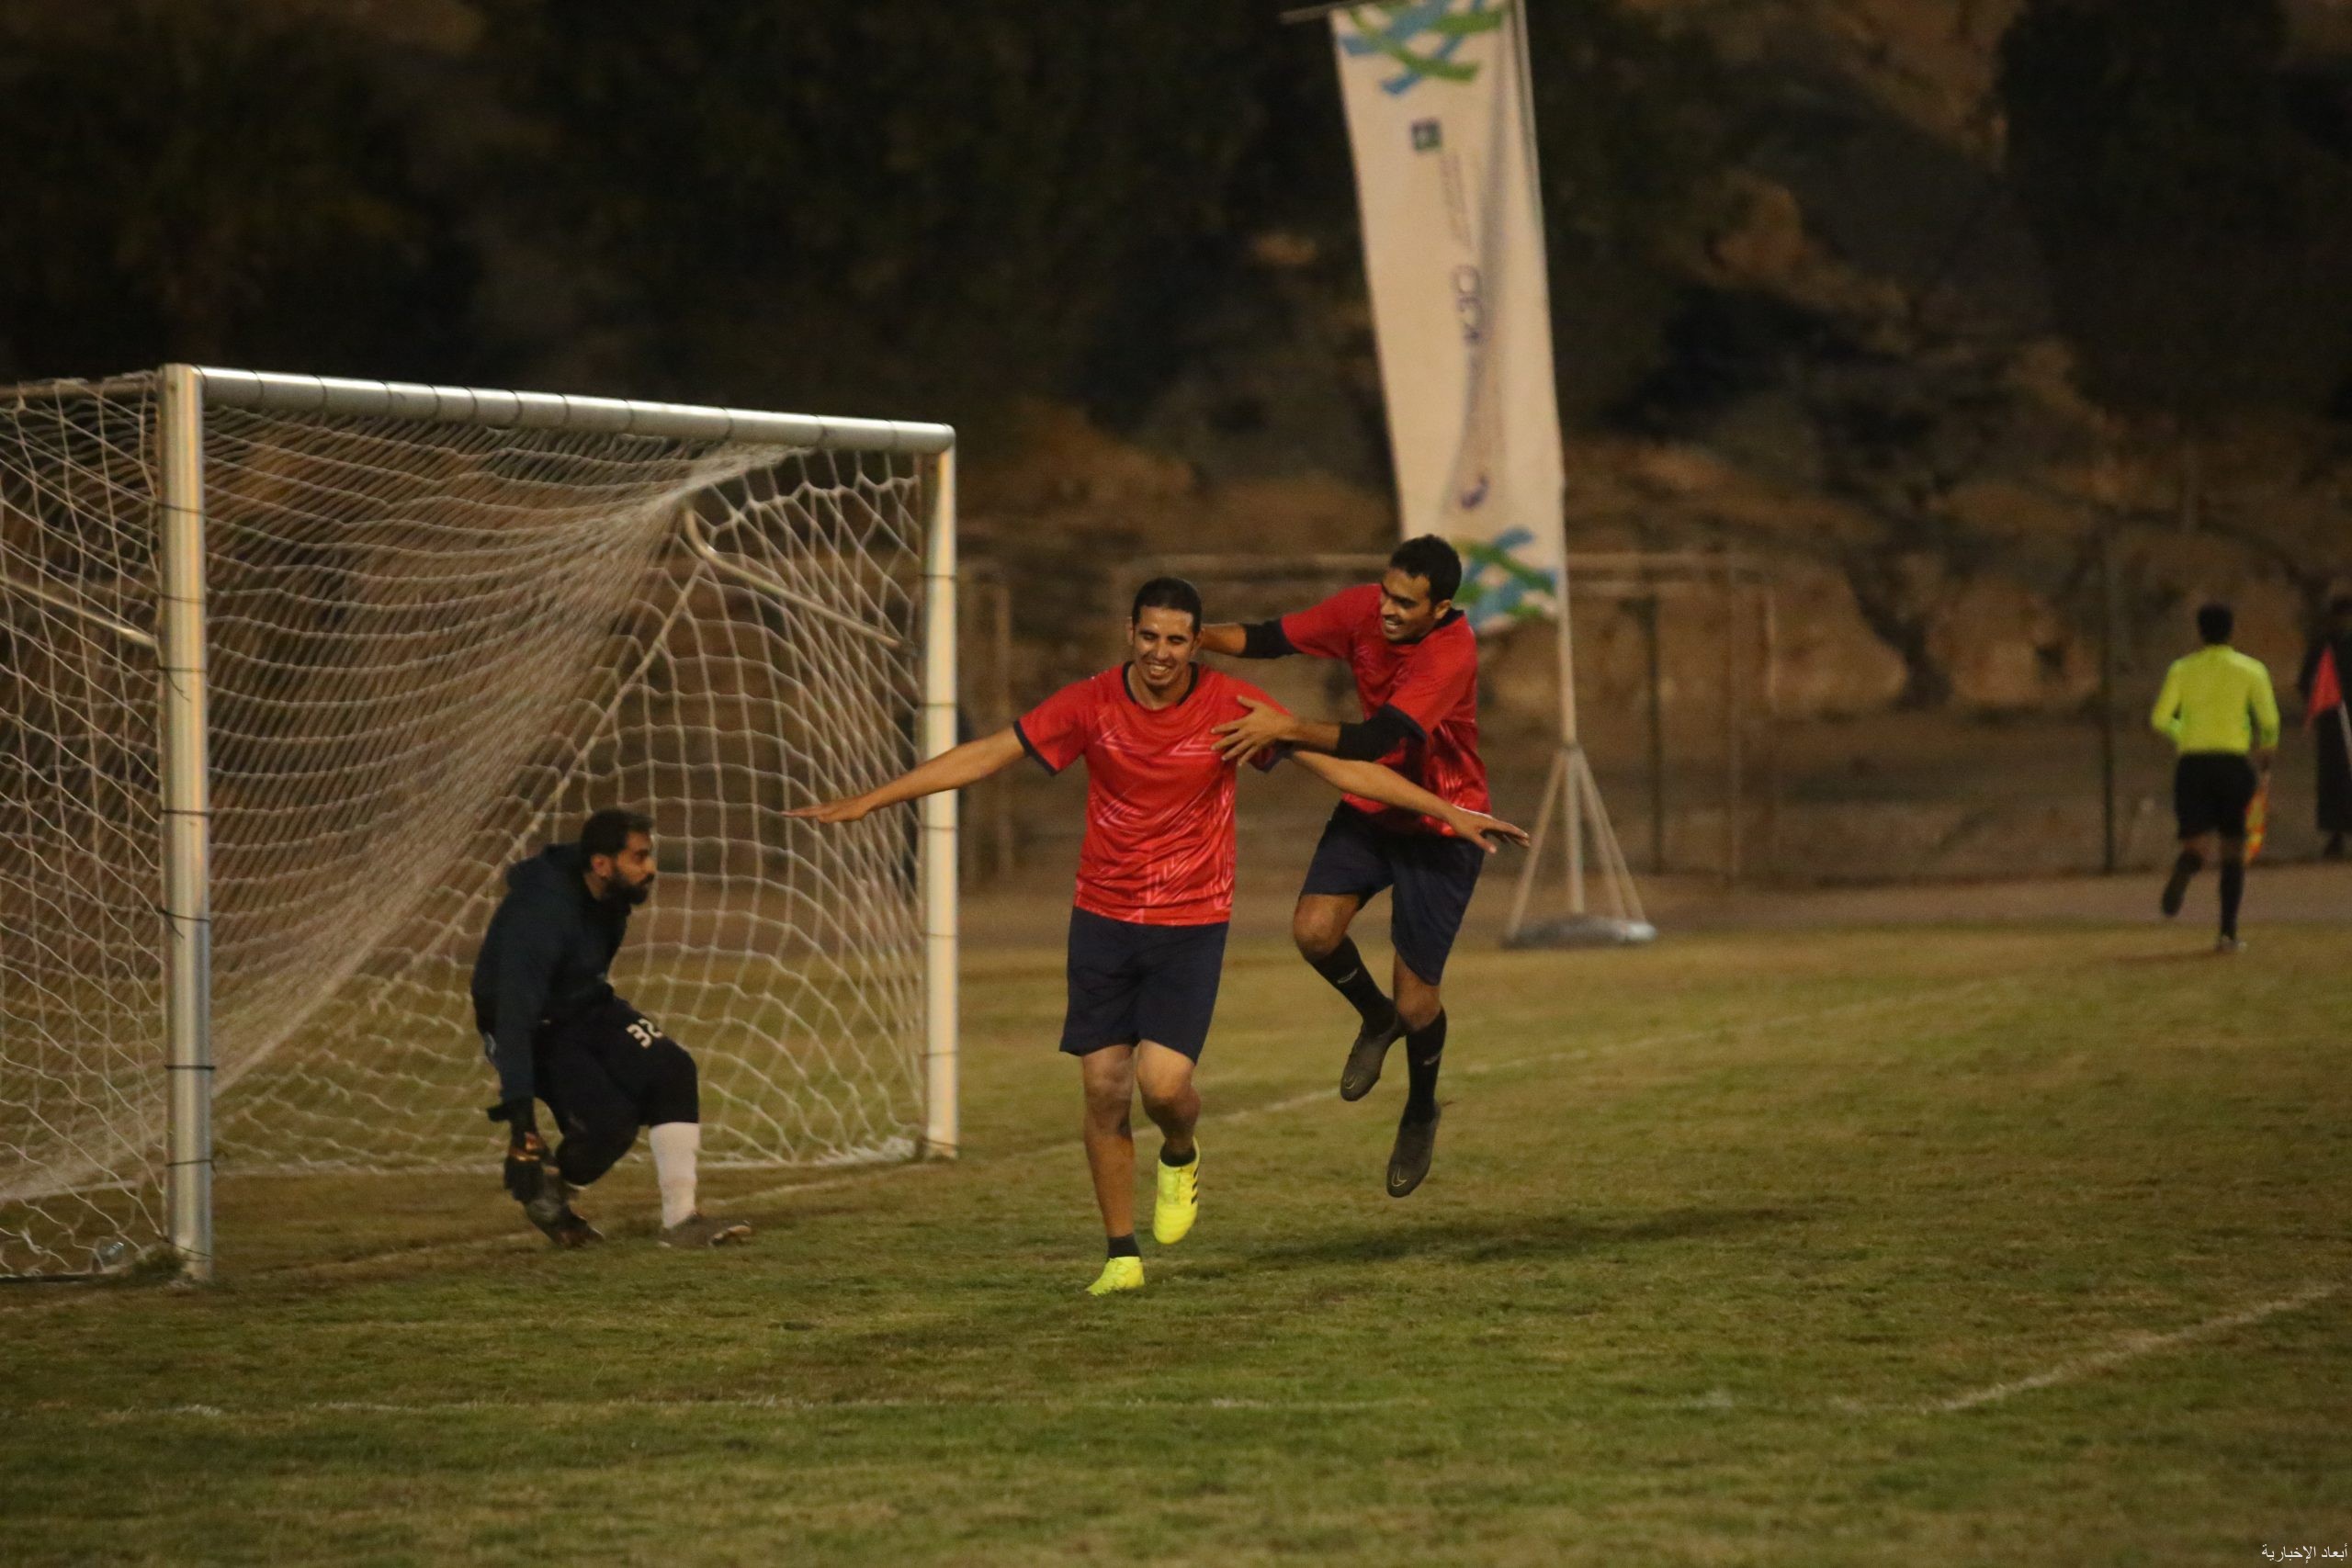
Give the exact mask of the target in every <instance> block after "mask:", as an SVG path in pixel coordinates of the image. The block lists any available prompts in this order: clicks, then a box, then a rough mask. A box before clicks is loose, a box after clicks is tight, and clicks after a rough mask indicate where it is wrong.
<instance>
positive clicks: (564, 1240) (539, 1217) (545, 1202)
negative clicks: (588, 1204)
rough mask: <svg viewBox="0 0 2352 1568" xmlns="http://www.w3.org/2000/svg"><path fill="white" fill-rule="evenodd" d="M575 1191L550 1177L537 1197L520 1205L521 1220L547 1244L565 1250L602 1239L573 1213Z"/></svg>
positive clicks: (594, 1229)
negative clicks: (543, 1237)
mask: <svg viewBox="0 0 2352 1568" xmlns="http://www.w3.org/2000/svg"><path fill="white" fill-rule="evenodd" d="M574 1190H575V1189H574V1188H573V1187H572V1185H571V1183H570V1182H569V1181H566V1180H565V1179H563V1178H562V1177H560V1176H557V1175H554V1174H552V1173H550V1174H549V1175H548V1179H547V1184H546V1186H545V1187H544V1188H542V1189H541V1190H540V1192H539V1195H538V1196H537V1197H536V1198H534V1199H532V1200H531V1201H529V1202H527V1203H526V1204H524V1205H523V1214H524V1217H525V1218H526V1219H528V1220H529V1221H530V1222H531V1223H532V1224H535V1225H537V1226H538V1227H539V1232H540V1234H541V1235H545V1236H546V1237H547V1238H548V1240H549V1241H551V1242H553V1243H555V1244H556V1246H558V1247H564V1248H566V1249H569V1248H571V1247H586V1246H588V1245H589V1244H590V1243H592V1242H599V1241H602V1240H604V1239H605V1236H604V1233H603V1232H601V1231H599V1230H598V1229H597V1228H596V1227H595V1226H594V1225H592V1224H589V1223H588V1222H587V1221H586V1220H583V1219H582V1218H581V1217H580V1216H579V1214H578V1213H574V1212H573V1210H572V1207H571V1194H572V1192H573V1191H574Z"/></svg>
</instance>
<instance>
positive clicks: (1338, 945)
mask: <svg viewBox="0 0 2352 1568" xmlns="http://www.w3.org/2000/svg"><path fill="white" fill-rule="evenodd" d="M1461 586H1462V558H1461V557H1460V556H1458V555H1456V554H1455V553H1454V550H1453V546H1451V545H1449V544H1447V543H1446V542H1445V541H1444V540H1443V539H1441V538H1439V537H1438V536H1436V535H1434V534H1424V535H1422V536H1420V537H1419V538H1418V539H1408V540H1406V541H1405V542H1404V543H1403V544H1402V545H1399V546H1398V547H1397V552H1396V554H1394V555H1392V556H1390V557H1389V558H1388V570H1387V571H1386V572H1385V573H1384V574H1383V575H1382V577H1381V580H1380V581H1378V582H1367V583H1364V584H1363V585H1362V586H1361V587H1357V588H1351V589H1348V590H1346V591H1345V592H1340V593H1336V594H1334V595H1332V596H1331V597H1330V598H1329V599H1326V600H1325V601H1323V603H1321V604H1317V605H1315V606H1314V607H1313V608H1311V609H1306V610H1301V611H1298V612H1296V613H1295V614H1293V615H1284V616H1282V617H1281V618H1280V619H1278V620H1272V621H1264V622H1261V623H1259V624H1258V625H1255V626H1238V625H1226V626H1210V627H1209V628H1207V629H1206V630H1205V631H1204V632H1202V633H1201V646H1202V647H1203V648H1204V649H1207V650H1208V651H1209V652H1211V653H1223V654H1229V655H1236V656H1238V657H1240V658H1243V659H1277V658H1280V657H1282V656H1283V655H1284V654H1290V653H1306V654H1313V655H1315V656H1316V657H1317V658H1321V659H1340V660H1346V661H1347V663H1348V665H1349V667H1350V668H1351V670H1353V671H1354V672H1355V678H1356V697H1357V700H1358V701H1359V702H1360V703H1361V704H1362V705H1363V720H1362V722H1360V723H1356V724H1326V723H1317V722H1316V721H1314V720H1311V719H1302V718H1297V717H1294V716H1292V715H1290V714H1288V713H1285V712H1283V710H1282V709H1281V708H1279V707H1276V706H1274V705H1272V703H1265V702H1256V701H1252V700H1250V699H1247V698H1245V699H1243V705H1244V706H1246V707H1247V708H1248V709H1249V711H1248V712H1247V713H1246V714H1244V715H1243V716H1240V717H1238V718H1236V719H1234V720H1232V721H1230V722H1229V723H1227V724H1224V725H1222V726H1220V727H1218V729H1217V736H1218V747H1219V749H1220V750H1222V751H1223V752H1224V753H1225V754H1226V755H1227V756H1228V757H1244V756H1249V755H1251V754H1253V753H1255V752H1257V751H1258V750H1261V749H1262V748H1264V747H1267V746H1284V747H1288V748H1291V749H1292V750H1294V751H1295V753H1296V754H1297V755H1299V756H1300V757H1302V758H1303V757H1305V756H1306V755H1307V754H1308V753H1310V752H1325V753H1329V755H1332V756H1335V757H1341V758H1348V759H1354V760H1361V761H1378V762H1384V763H1385V764H1387V765H1388V766H1389V767H1390V768H1393V769H1395V770H1396V771H1397V773H1401V774H1403V775H1404V776H1405V777H1406V778H1408V779H1411V780H1412V781H1413V782H1414V783H1416V784H1420V785H1422V786H1423V787H1424V788H1426V789H1428V790H1429V791H1430V793H1431V794H1433V795H1438V796H1439V797H1440V798H1441V799H1442V800H1444V801H1445V802H1446V803H1447V804H1448V805H1450V806H1453V807H1458V808H1460V809H1462V810H1465V811H1474V812H1481V813H1483V812H1484V811H1486V810H1487V804H1488V802H1487V765H1486V763H1484V762H1483V761H1479V758H1478V637H1477V634H1476V633H1475V632H1473V631H1472V630H1471V629H1470V626H1469V623H1468V622H1467V621H1465V620H1464V619H1463V616H1462V612H1460V611H1459V610H1456V609H1455V608H1454V607H1453V595H1454V593H1455V592H1456V591H1457V590H1459V589H1460V588H1461ZM1486 858H1487V857H1486V854H1485V853H1484V852H1482V850H1481V847H1480V846H1479V845H1477V844H1475V843H1470V842H1465V841H1464V840H1463V839H1461V838H1460V837H1458V836H1457V835H1456V833H1455V831H1454V829H1453V828H1452V827H1451V826H1449V825H1448V824H1447V822H1446V821H1445V820H1444V818H1442V817H1439V816H1437V815H1435V814H1434V813H1428V812H1414V811H1399V810H1397V809H1395V808H1393V807H1385V803H1383V802H1381V801H1378V800H1372V799H1366V798H1364V797H1363V796H1362V795H1348V796H1347V797H1346V798H1345V799H1343V800H1342V801H1340V805H1339V806H1338V807H1337V808H1335V809H1334V810H1333V811H1332V813H1331V820H1330V822H1329V825H1328V826H1326V827H1325V829H1323V838H1322V841H1321V842H1319V843H1318V844H1317V845H1316V847H1315V858H1314V860H1313V861H1312V862H1311V863H1309V864H1308V866H1307V868H1306V883H1305V885H1304V886H1301V887H1300V889H1299V894H1298V908H1297V909H1296V910H1295V913H1294V914H1293V915H1292V917H1291V935H1292V936H1293V938H1294V939H1295V940H1296V942H1297V943H1298V951H1299V953H1301V955H1303V956H1304V957H1305V958H1306V962H1307V963H1308V964H1312V965H1313V966H1314V968H1315V972H1316V973H1317V974H1318V975H1320V976H1323V978H1324V979H1326V980H1328V981H1329V982H1330V984H1331V985H1332V987H1334V988H1336V989H1337V990H1338V991H1339V993H1340V995H1341V996H1343V997H1345V998H1347V999H1348V1000H1349V1001H1350V1002H1351V1003H1352V1004H1353V1005H1354V1007H1355V1010H1356V1011H1357V1013H1358V1014H1359V1015H1361V1018H1362V1020H1363V1022H1362V1026H1361V1027H1360V1029H1359V1030H1358V1032H1357V1034H1356V1038H1355V1043H1353V1044H1352V1045H1351V1046H1350V1047H1349V1049H1348V1060H1347V1066H1345V1067H1343V1068H1342V1069H1341V1070H1340V1098H1341V1099H1343V1100H1361V1099H1363V1097H1364V1096H1365V1095H1367V1094H1369V1093H1371V1092H1372V1086H1373V1085H1374V1084H1375V1083H1377V1082H1379V1081H1380V1067H1381V1063H1382V1061H1383V1060H1384V1059H1385V1057H1386V1055H1387V1054H1388V1047H1389V1046H1390V1045H1391V1044H1393V1043H1396V1041H1397V1038H1398V1037H1399V1036H1402V1037H1403V1039H1404V1041H1405V1061H1406V1066H1407V1070H1408V1077H1409V1080H1410V1088H1409V1089H1408V1091H1407V1094H1406V1098H1405V1110H1404V1113H1403V1114H1402V1115H1401V1116H1400V1117H1399V1118H1398V1120H1397V1142H1396V1145H1395V1147H1394V1148H1393V1149H1392V1150H1391V1151H1390V1154H1389V1156H1388V1195H1389V1196H1390V1197H1392V1198H1402V1197H1404V1196H1405V1195H1406V1194H1407V1193H1408V1192H1410V1191H1412V1190H1413V1189H1414V1188H1416V1187H1419V1185H1420V1184H1421V1179H1422V1178H1423V1177H1425V1176H1427V1175H1428V1174H1429V1169H1430V1158H1431V1156H1434V1155H1435V1154H1436V1152H1437V1121H1438V1103H1437V1076H1438V1068H1439V1066H1440V1065H1441V1063H1442V1060H1443V1057H1444V1053H1445V1006H1444V1003H1443V1001H1442V999H1441V998H1440V997H1439V995H1438V982H1439V981H1440V980H1441V979H1442V978H1443V976H1444V974H1445V960H1446V955H1447V954H1448V953H1451V952H1452V951H1453V939H1454V936H1455V935H1456V933H1458V932H1459V931H1461V929H1462V917H1463V916H1464V913H1465V912H1467V911H1468V909H1469V908H1470V895H1471V893H1472V892H1473V891H1474V890H1475V889H1476V887H1477V885H1478V870H1479V867H1480V865H1481V864H1482V863H1484V862H1485V860H1486ZM1383 889H1392V890H1393V891H1392V893H1391V897H1390V905H1389V916H1388V932H1389V939H1390V941H1391V942H1392V943H1393V944H1394V946H1395V947H1396V950H1397V964H1396V970H1395V975H1394V981H1395V997H1396V999H1395V1000H1394V1001H1391V1000H1390V999H1389V998H1388V997H1385V996H1383V995H1382V994H1381V990H1380V983H1379V982H1378V981H1376V980H1374V978H1373V977H1372V976H1371V974H1370V973H1369V972H1368V971H1367V970H1366V969H1365V968H1364V965H1363V956H1362V954H1360V953H1357V951H1356V944H1355V940H1354V939H1353V938H1352V937H1351V936H1349V935H1348V926H1349V923H1350V922H1351V921H1352V920H1353V919H1355V916H1356V911H1357V910H1359V909H1361V908H1363V906H1364V905H1365V903H1367V902H1368V901H1369V900H1370V899H1371V898H1372V897H1374V895H1376V894H1378V893H1380V892H1381V891H1382V890H1383Z"/></svg>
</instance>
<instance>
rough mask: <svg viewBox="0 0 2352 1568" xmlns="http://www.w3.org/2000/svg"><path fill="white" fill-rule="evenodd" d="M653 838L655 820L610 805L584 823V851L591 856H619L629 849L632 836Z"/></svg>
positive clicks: (582, 842) (582, 838)
mask: <svg viewBox="0 0 2352 1568" xmlns="http://www.w3.org/2000/svg"><path fill="white" fill-rule="evenodd" d="M632 833H642V834H644V835H645V836H646V837H647V838H649V839H650V838H651V837H653V818H650V817H648V816H647V815H646V814H645V813H644V812H642V811H629V810H626V809H624V808H623V807H617V806H607V807H605V808H604V809H603V810H602V811H597V812H593V813H591V814H590V815H589V818H588V820H587V821H585V822H582V824H580V852H581V853H582V854H585V855H589V856H592V857H593V856H595V855H616V854H618V853H620V852H622V851H623V850H625V849H627V848H628V840H629V835H630V834H632Z"/></svg>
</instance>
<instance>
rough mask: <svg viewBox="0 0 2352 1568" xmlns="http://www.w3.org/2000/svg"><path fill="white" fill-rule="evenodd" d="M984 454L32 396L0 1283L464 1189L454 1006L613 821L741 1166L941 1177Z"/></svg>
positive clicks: (786, 424)
mask: <svg viewBox="0 0 2352 1568" xmlns="http://www.w3.org/2000/svg"><path fill="white" fill-rule="evenodd" d="M955 504H956V503H955V434H954V432H953V431H952V430H950V429H949V428H948V427H946V426H944V425H937V424H911V423H890V422H883V421H872V420H843V419H820V418H812V417H807V416H800V415H791V414H775V413H758V412H745V411H741V410H729V409H719V408H707V407H696V406H688V405H680V404H668V403H645V402H629V401H622V400H608V399H594V398H565V397H557V396H550V395H547V394H537V393H527V392H503V391H484V390H475V389H453V388H435V387H424V386H414V385H404V384H399V383H386V382H368V381H352V380H339V379H328V378H316V377H295V376H275V375H262V374H256V373H254V372H247V371H230V370H218V369H209V368H199V367H191V366H170V367H165V368H164V369H163V370H161V371H159V372H154V373H151V374H142V375H136V376H127V377H121V378H114V379H110V380H106V381H69V382H47V383H40V384H33V385H27V386H22V387H17V388H13V389H0V1277H9V1278H39V1277H55V1276H59V1275H74V1274H85V1273H92V1272H100V1273H104V1272H112V1271H116V1270H119V1269H124V1268H127V1267H128V1266H130V1264H131V1263H133V1262H136V1261H137V1260H138V1259H140V1258H152V1257H164V1256H168V1257H170V1258H174V1259H175V1261H176V1262H177V1264H178V1266H179V1267H180V1268H181V1269H183V1270H184V1271H185V1272H187V1274H189V1275H191V1276H193V1277H196V1278H199V1279H200V1278H206V1277H209V1274H210V1272H211V1269H212V1265H213V1256H214V1247H213V1238H212V1203H211V1181H212V1175H213V1171H214V1169H215V1166H216V1161H217V1163H218V1165H219V1167H220V1168H221V1169H223V1170H227V1171H231V1172H234V1173H237V1174H241V1175H242V1174H266V1173H280V1174H296V1173H309V1172H327V1171H334V1172H354V1173H358V1172H370V1173H372V1172H386V1173H389V1172H405V1171H427V1170H440V1169H468V1170H478V1169H483V1168H487V1165H486V1162H491V1161H494V1157H495V1153H496V1150H495V1147H494V1144H495V1133H494V1130H493V1129H492V1128H491V1127H490V1125H489V1123H488V1122H486V1121H485V1120H484V1119H483V1115H482V1108H483V1106H484V1105H485V1104H486V1103H487V1102H488V1100H489V1098H491V1096H492V1087H491V1083H490V1078H489V1076H488V1073H487V1069H486V1068H485V1067H484V1066H483V1064H482V1062H481V1048H480V1043H479V1037H478V1036H477V1034H476V1033H475V1031H474V1028H473V1021H472V1016H471V1004H470V1001H469V998H468V994H467V976H468V968H469V964H470V963H471V961H472V957H473V953H474V951H475V947H476V945H477V944H478V943H479V942H480V939H481V931H482V929H483V927H484V925H485V924H486V922H487V921H488V919H489V917H490V913H491V911H492V908H494V907H495V905H496V902H497V899H498V897H500V895H501V893H502V891H503V883H502V878H503V870H504V868H505V867H506V866H507V865H508V864H510V863H513V862H515V861H516V860H519V859H522V858H524V857H526V856H527V855H529V854H532V853H535V852H537V849H538V848H539V847H540V846H541V845H542V844H544V843H547V842H549V841H554V840H564V839H568V838H570V837H571V835H572V834H573V833H574V832H575V831H576V830H577V828H578V825H579V821H580V819H581V818H583V817H584V816H585V815H586V814H587V813H588V812H589V811H591V810H593V809H594V808H596V807H603V806H612V805H626V806H629V807H635V808H637V809H640V810H644V811H647V812H649V813H650V814H651V815H652V817H653V818H654V821H655V840H656V847H657V850H658V852H659V854H660V870H661V875H660V879H659V882H658V884H657V892H656V894H655V896H654V898H653V901H652V902H651V903H650V905H648V906H647V907H646V908H645V909H643V910H641V911H640V912H639V916H638V918H637V919H636V920H635V921H634V922H633V930H632V931H631V933H630V936H629V939H628V942H627V943H626V944H625V945H624V947H623V949H622V952H621V954H620V956H619V958H618V959H617V960H616V964H615V966H614V975H613V979H614V984H615V986H616V988H617V989H618V990H619V991H620V992H621V993H622V994H623V995H624V996H626V997H628V998H629V999H630V1000H631V1001H633V1002H634V1003H636V1005H638V1006H639V1008H641V1009H642V1010H645V1011H646V1012H647V1013H649V1014H650V1015H651V1016H652V1017H654V1018H655V1019H657V1020H659V1021H661V1022H662V1025H663V1026H664V1028H665V1029H666V1030H667V1031H668V1032H670V1033H671V1034H673V1036H675V1037H676V1038H677V1039H679V1040H680V1041H681V1042H682V1043H684V1044H685V1045H686V1046H687V1047H688V1048H689V1049H690V1050H692V1051H693V1052H694V1053H695V1055H696V1057H697V1058H698V1060H699V1062H700V1064H701V1067H702V1085H703V1096H704V1117H705V1122H706V1123H707V1134H706V1135H707V1144H706V1146H705V1157H706V1159H707V1161H709V1162H710V1163H714V1164H721V1165H725V1164H734V1165H768V1164H786V1163H791V1164H806V1163H837V1162H848V1161H860V1160H876V1159H891V1158H907V1157H911V1156H916V1155H918V1154H931V1155H941V1156H952V1155H953V1154H954V1152H955V1149H956V1135H957V1134H956V880H955V878H956V805H955V797H954V796H953V795H934V796H932V797H930V798H929V799H927V800H925V801H923V802H922V803H921V805H920V807H919V808H918V809H916V810H911V811H907V812H893V813H884V814H881V815H879V816H878V817H877V818H873V819H869V820H868V821H866V822H864V823H860V824H857V825H855V826H854V827H853V828H850V829H817V828H816V827H814V826H813V825H811V824H808V823H803V822H799V821H796V820H794V819H791V818H787V817H786V815H785V813H786V811H787V810H788V809H790V808H791V807H797V806H801V805H806V804H809V803H810V802H812V801H815V800H818V799H821V798H825V797H828V796H831V795H840V794H844V793H851V792H854V791H856V790H860V789H864V788H867V787H871V786H872V785H874V784H879V783H881V782H883V781H884V780H886V779H888V778H889V777H891V776H893V775H894V774H896V773H900V772H902V771H904V770H905V769H907V768H909V767H911V766H912V765H914V763H915V762H916V761H920V760H922V758H924V757H928V756H932V755H935V754H936V753H938V752H940V751H943V750H946V749H948V748H949V747H950V746H952V745H953V744H955V740H956V651H955V650H956V637H955V628H956V604H955V571H956V560H955Z"/></svg>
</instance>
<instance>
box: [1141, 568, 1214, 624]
mask: <svg viewBox="0 0 2352 1568" xmlns="http://www.w3.org/2000/svg"><path fill="white" fill-rule="evenodd" d="M1146 610H1182V611H1183V612H1184V613H1185V614H1186V615H1190V616H1192V617H1193V630H1194V631H1195V632H1197V631H1199V630H1200V629H1201V591H1200V590H1199V589H1197V588H1195V587H1193V585H1192V584H1191V583H1189V582H1187V581H1184V580H1183V579H1182V578H1181V577H1155V578H1153V579H1152V580H1151V581H1149V582H1147V583H1145V584H1144V585H1143V586H1142V587H1141V588H1138V589H1136V602H1135V604H1132V605H1131V606H1129V607H1128V610H1127V620H1128V622H1129V624H1131V625H1132V624H1134V623H1136V622H1138V621H1140V620H1142V619H1143V613H1144V612H1145V611H1146Z"/></svg>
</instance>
